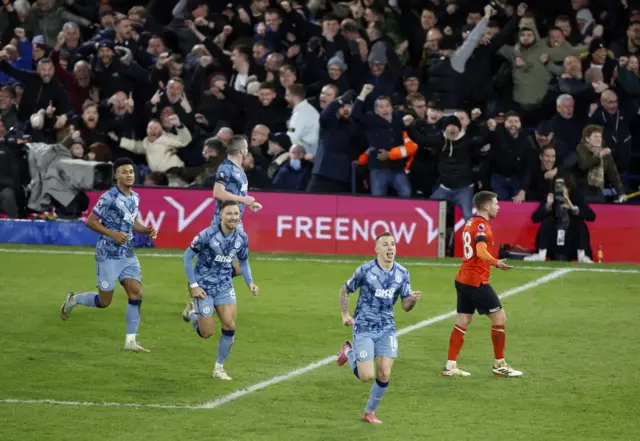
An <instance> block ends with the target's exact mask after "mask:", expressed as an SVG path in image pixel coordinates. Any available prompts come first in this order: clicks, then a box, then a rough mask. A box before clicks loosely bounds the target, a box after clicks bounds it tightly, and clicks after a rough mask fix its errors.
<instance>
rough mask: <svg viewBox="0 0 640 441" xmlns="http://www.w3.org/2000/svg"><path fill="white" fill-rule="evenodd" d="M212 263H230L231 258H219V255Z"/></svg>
mask: <svg viewBox="0 0 640 441" xmlns="http://www.w3.org/2000/svg"><path fill="white" fill-rule="evenodd" d="M213 260H214V262H219V263H231V262H233V256H221V255H219V254H218V255H217V256H216V258H215V259H213Z"/></svg>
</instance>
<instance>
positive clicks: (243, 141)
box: [227, 135, 248, 156]
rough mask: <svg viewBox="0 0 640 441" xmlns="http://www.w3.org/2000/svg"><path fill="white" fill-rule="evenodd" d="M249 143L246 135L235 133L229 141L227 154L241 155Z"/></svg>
mask: <svg viewBox="0 0 640 441" xmlns="http://www.w3.org/2000/svg"><path fill="white" fill-rule="evenodd" d="M247 145H248V143H247V138H246V137H245V136H244V135H233V136H232V137H231V139H229V142H228V143H227V155H229V156H235V155H239V154H241V153H242V150H243V149H244V148H245V147H246V146H247Z"/></svg>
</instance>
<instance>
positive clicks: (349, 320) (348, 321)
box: [342, 314, 353, 326]
mask: <svg viewBox="0 0 640 441" xmlns="http://www.w3.org/2000/svg"><path fill="white" fill-rule="evenodd" d="M342 324H343V325H345V326H353V317H351V316H350V315H349V314H346V315H345V314H343V315H342Z"/></svg>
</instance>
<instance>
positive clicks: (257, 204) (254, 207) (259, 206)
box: [249, 202, 262, 213]
mask: <svg viewBox="0 0 640 441" xmlns="http://www.w3.org/2000/svg"><path fill="white" fill-rule="evenodd" d="M249 209H250V210H251V211H253V212H254V213H255V212H258V211H260V210H262V204H261V203H260V202H254V203H253V204H251V205H250V206H249Z"/></svg>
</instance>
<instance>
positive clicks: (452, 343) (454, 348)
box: [447, 325, 467, 361]
mask: <svg viewBox="0 0 640 441" xmlns="http://www.w3.org/2000/svg"><path fill="white" fill-rule="evenodd" d="M466 332H467V328H465V327H463V326H460V325H455V326H454V327H453V331H451V336H450V337H449V355H448V358H447V359H448V360H449V361H456V360H457V359H458V354H459V353H460V349H462V345H463V344H464V334H466Z"/></svg>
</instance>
